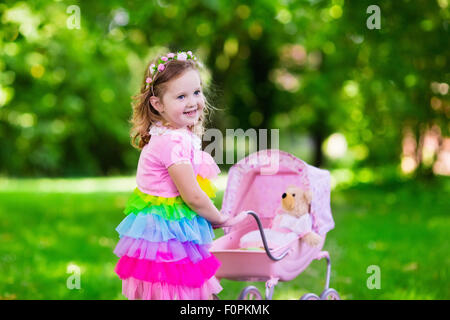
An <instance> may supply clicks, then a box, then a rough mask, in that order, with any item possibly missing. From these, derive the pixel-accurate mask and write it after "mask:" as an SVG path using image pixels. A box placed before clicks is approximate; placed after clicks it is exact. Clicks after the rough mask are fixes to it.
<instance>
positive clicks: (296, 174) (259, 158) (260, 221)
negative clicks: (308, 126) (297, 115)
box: [211, 150, 340, 300]
mask: <svg viewBox="0 0 450 320" xmlns="http://www.w3.org/2000/svg"><path fill="white" fill-rule="evenodd" d="M289 185H296V186H298V187H300V188H304V189H309V190H310V191H311V193H312V200H311V203H310V210H309V212H310V213H311V219H312V230H313V231H315V232H316V233H317V234H319V235H320V236H321V238H322V240H321V242H320V243H319V245H318V246H314V247H313V246H309V245H308V244H306V243H305V242H304V241H302V240H301V239H300V237H298V238H295V239H293V240H292V241H289V242H287V243H286V244H285V245H281V246H279V247H275V248H273V249H270V248H269V246H268V242H267V240H266V236H265V234H264V230H263V229H264V228H266V227H269V226H270V225H271V222H272V220H273V218H274V217H275V215H276V212H277V209H278V208H279V207H280V201H281V195H282V194H283V192H285V191H284V190H286V188H287V186H289ZM221 211H222V212H223V213H229V214H230V215H232V216H234V215H236V214H237V213H240V212H242V211H246V212H247V213H248V214H249V215H251V216H252V217H247V218H246V219H245V220H244V221H243V222H242V223H240V224H238V225H235V226H233V227H229V228H224V232H225V235H224V236H223V237H220V238H219V239H217V240H215V241H214V242H213V245H212V247H211V253H213V254H214V255H215V256H216V257H217V258H218V259H219V260H220V262H221V263H222V264H221V267H220V268H219V270H218V271H217V273H216V277H217V278H218V279H221V278H224V279H229V280H236V281H265V282H266V284H265V287H266V292H265V299H266V300H270V299H272V295H273V292H274V289H275V286H276V285H277V283H278V281H290V280H292V279H294V278H295V277H297V276H298V275H299V274H300V273H301V272H302V271H303V270H305V269H306V267H308V265H309V264H310V263H311V262H312V261H313V260H314V259H317V260H320V259H323V258H325V259H326V261H327V274H326V283H325V289H324V291H323V292H322V293H321V294H320V296H317V295H315V294H313V293H307V294H305V295H303V296H302V297H301V298H300V299H302V300H318V299H323V300H325V299H337V300H339V299H340V297H339V294H338V293H337V291H336V290H334V289H332V288H329V283H330V273H331V262H330V257H329V254H328V252H327V251H321V249H322V247H323V244H324V242H325V236H326V233H327V232H328V231H329V230H331V229H333V228H334V221H333V217H332V215H331V209H330V174H329V172H328V171H326V170H322V169H318V168H316V167H313V166H311V165H308V164H307V163H305V162H304V161H302V160H300V159H298V158H296V157H294V156H293V155H291V154H289V153H286V152H283V151H279V150H262V151H259V152H255V153H253V154H251V155H249V156H248V157H246V158H244V159H242V160H241V161H239V162H238V163H237V164H235V165H233V166H232V167H231V169H230V171H229V174H228V181H227V187H226V190H225V194H224V197H223V204H222V209H221ZM258 229H259V232H260V234H261V238H262V242H263V244H264V249H260V250H245V249H242V248H241V247H240V239H241V237H242V236H243V235H245V234H247V233H248V232H250V231H253V230H258ZM252 298H254V299H262V297H261V294H260V292H259V290H258V289H257V288H256V287H255V286H247V287H245V288H244V289H243V290H242V291H241V293H240V295H239V297H238V299H252Z"/></svg>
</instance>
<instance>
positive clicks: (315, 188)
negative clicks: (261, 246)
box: [221, 149, 334, 235]
mask: <svg viewBox="0 0 450 320" xmlns="http://www.w3.org/2000/svg"><path fill="white" fill-rule="evenodd" d="M290 185H296V186H298V187H300V188H302V189H309V190H311V192H312V202H311V215H312V220H313V229H314V230H315V231H316V232H318V233H319V234H320V235H325V234H326V233H327V232H328V231H329V230H331V229H333V228H334V221H333V216H332V214H331V208H330V173H329V172H328V171H327V170H323V169H319V168H316V167H314V166H311V165H309V164H307V163H306V162H304V161H302V160H300V159H298V158H296V157H295V156H293V155H292V154H289V153H287V152H284V151H280V150H273V149H269V150H261V151H258V152H255V153H252V154H251V155H249V156H248V157H246V158H244V159H242V160H240V161H239V162H238V163H236V164H235V165H233V166H232V167H231V168H230V170H229V172H228V180H227V188H226V190H225V193H224V197H223V202H222V209H221V211H222V212H223V213H228V214H230V215H233V216H234V215H236V214H238V213H239V212H241V211H246V210H251V211H254V212H255V213H257V214H258V216H259V217H260V218H261V219H272V218H273V217H274V216H275V215H276V214H277V212H278V210H279V209H280V208H281V195H282V194H283V193H284V192H285V191H286V189H287V187H288V186H290ZM227 229H228V228H226V229H225V232H226V233H228V232H229V231H230V230H227Z"/></svg>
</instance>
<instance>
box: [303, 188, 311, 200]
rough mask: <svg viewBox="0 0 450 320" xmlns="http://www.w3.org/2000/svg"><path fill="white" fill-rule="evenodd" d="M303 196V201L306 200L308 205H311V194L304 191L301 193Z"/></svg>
mask: <svg viewBox="0 0 450 320" xmlns="http://www.w3.org/2000/svg"><path fill="white" fill-rule="evenodd" d="M303 196H304V197H305V200H306V201H307V202H308V203H311V201H312V193H311V191H310V190H306V191H305V192H304V193H303Z"/></svg>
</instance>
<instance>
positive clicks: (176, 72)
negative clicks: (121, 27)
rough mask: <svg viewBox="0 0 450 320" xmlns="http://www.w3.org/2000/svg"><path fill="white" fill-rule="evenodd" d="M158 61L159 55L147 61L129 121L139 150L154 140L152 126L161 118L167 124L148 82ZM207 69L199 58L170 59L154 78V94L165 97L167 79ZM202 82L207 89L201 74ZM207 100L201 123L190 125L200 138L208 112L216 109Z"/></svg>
mask: <svg viewBox="0 0 450 320" xmlns="http://www.w3.org/2000/svg"><path fill="white" fill-rule="evenodd" d="M158 60H159V57H158V58H155V59H153V60H151V61H150V62H149V63H148V64H147V68H146V69H145V70H146V71H145V73H144V77H143V80H142V84H141V89H140V92H139V93H138V94H136V95H135V96H133V97H132V99H133V100H134V101H133V102H132V104H131V105H132V107H133V114H132V117H131V119H130V120H129V123H131V125H132V126H131V129H130V137H131V145H132V146H133V147H134V148H136V149H139V150H142V148H143V147H144V146H145V145H146V144H147V143H149V141H150V138H151V136H150V134H149V129H150V126H151V125H152V124H154V123H156V122H158V121H161V122H163V123H164V119H163V117H162V116H161V114H160V113H159V112H158V111H157V110H156V109H155V108H154V107H153V106H152V104H151V103H150V97H151V96H152V89H151V86H148V85H147V83H146V82H145V80H146V79H147V77H152V75H151V73H150V69H149V67H150V65H151V64H152V63H153V64H155V65H156V64H157V61H158ZM203 68H204V66H203V64H202V63H201V62H200V61H198V59H197V60H195V61H194V60H192V59H188V60H171V61H169V62H168V63H167V64H166V66H165V69H164V70H163V71H162V72H158V73H157V74H156V76H155V77H154V79H153V81H152V83H153V93H154V95H155V96H156V97H159V98H162V97H163V95H164V93H165V91H166V89H167V82H169V81H170V80H172V79H174V78H177V77H179V76H181V75H182V74H183V73H184V72H186V71H188V70H196V71H197V72H198V73H199V76H200V75H201V72H200V70H202V69H203ZM200 84H201V86H202V88H203V87H204V84H203V82H202V80H201V77H200ZM203 89H207V88H203ZM204 99H205V107H204V108H203V112H202V114H201V115H200V117H199V120H198V122H197V123H196V124H195V125H194V126H190V127H189V129H190V130H191V131H192V132H194V133H195V134H196V135H198V136H199V137H200V138H201V137H202V135H203V133H204V121H205V117H206V115H208V114H209V113H210V111H211V110H213V109H216V108H214V107H213V106H212V105H211V104H210V103H209V102H208V99H207V98H206V97H205V96H204Z"/></svg>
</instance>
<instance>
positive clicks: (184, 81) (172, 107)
mask: <svg viewBox="0 0 450 320" xmlns="http://www.w3.org/2000/svg"><path fill="white" fill-rule="evenodd" d="M156 99H157V98H156ZM155 102H156V103H155V104H153V103H152V104H153V105H154V107H155V108H156V109H157V110H158V111H159V113H160V114H161V116H162V117H163V118H164V120H166V121H168V122H169V123H170V124H171V125H172V126H174V127H175V128H183V127H186V126H188V125H194V124H195V123H197V121H198V119H199V117H200V115H201V113H202V112H203V108H204V106H205V100H204V97H203V92H202V88H201V83H200V76H199V74H198V72H197V71H196V70H192V69H190V70H188V71H186V72H184V73H183V74H182V75H181V76H179V77H178V78H175V79H172V80H170V81H168V82H167V87H166V92H165V93H164V95H163V97H162V99H161V100H159V99H158V100H155Z"/></svg>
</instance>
